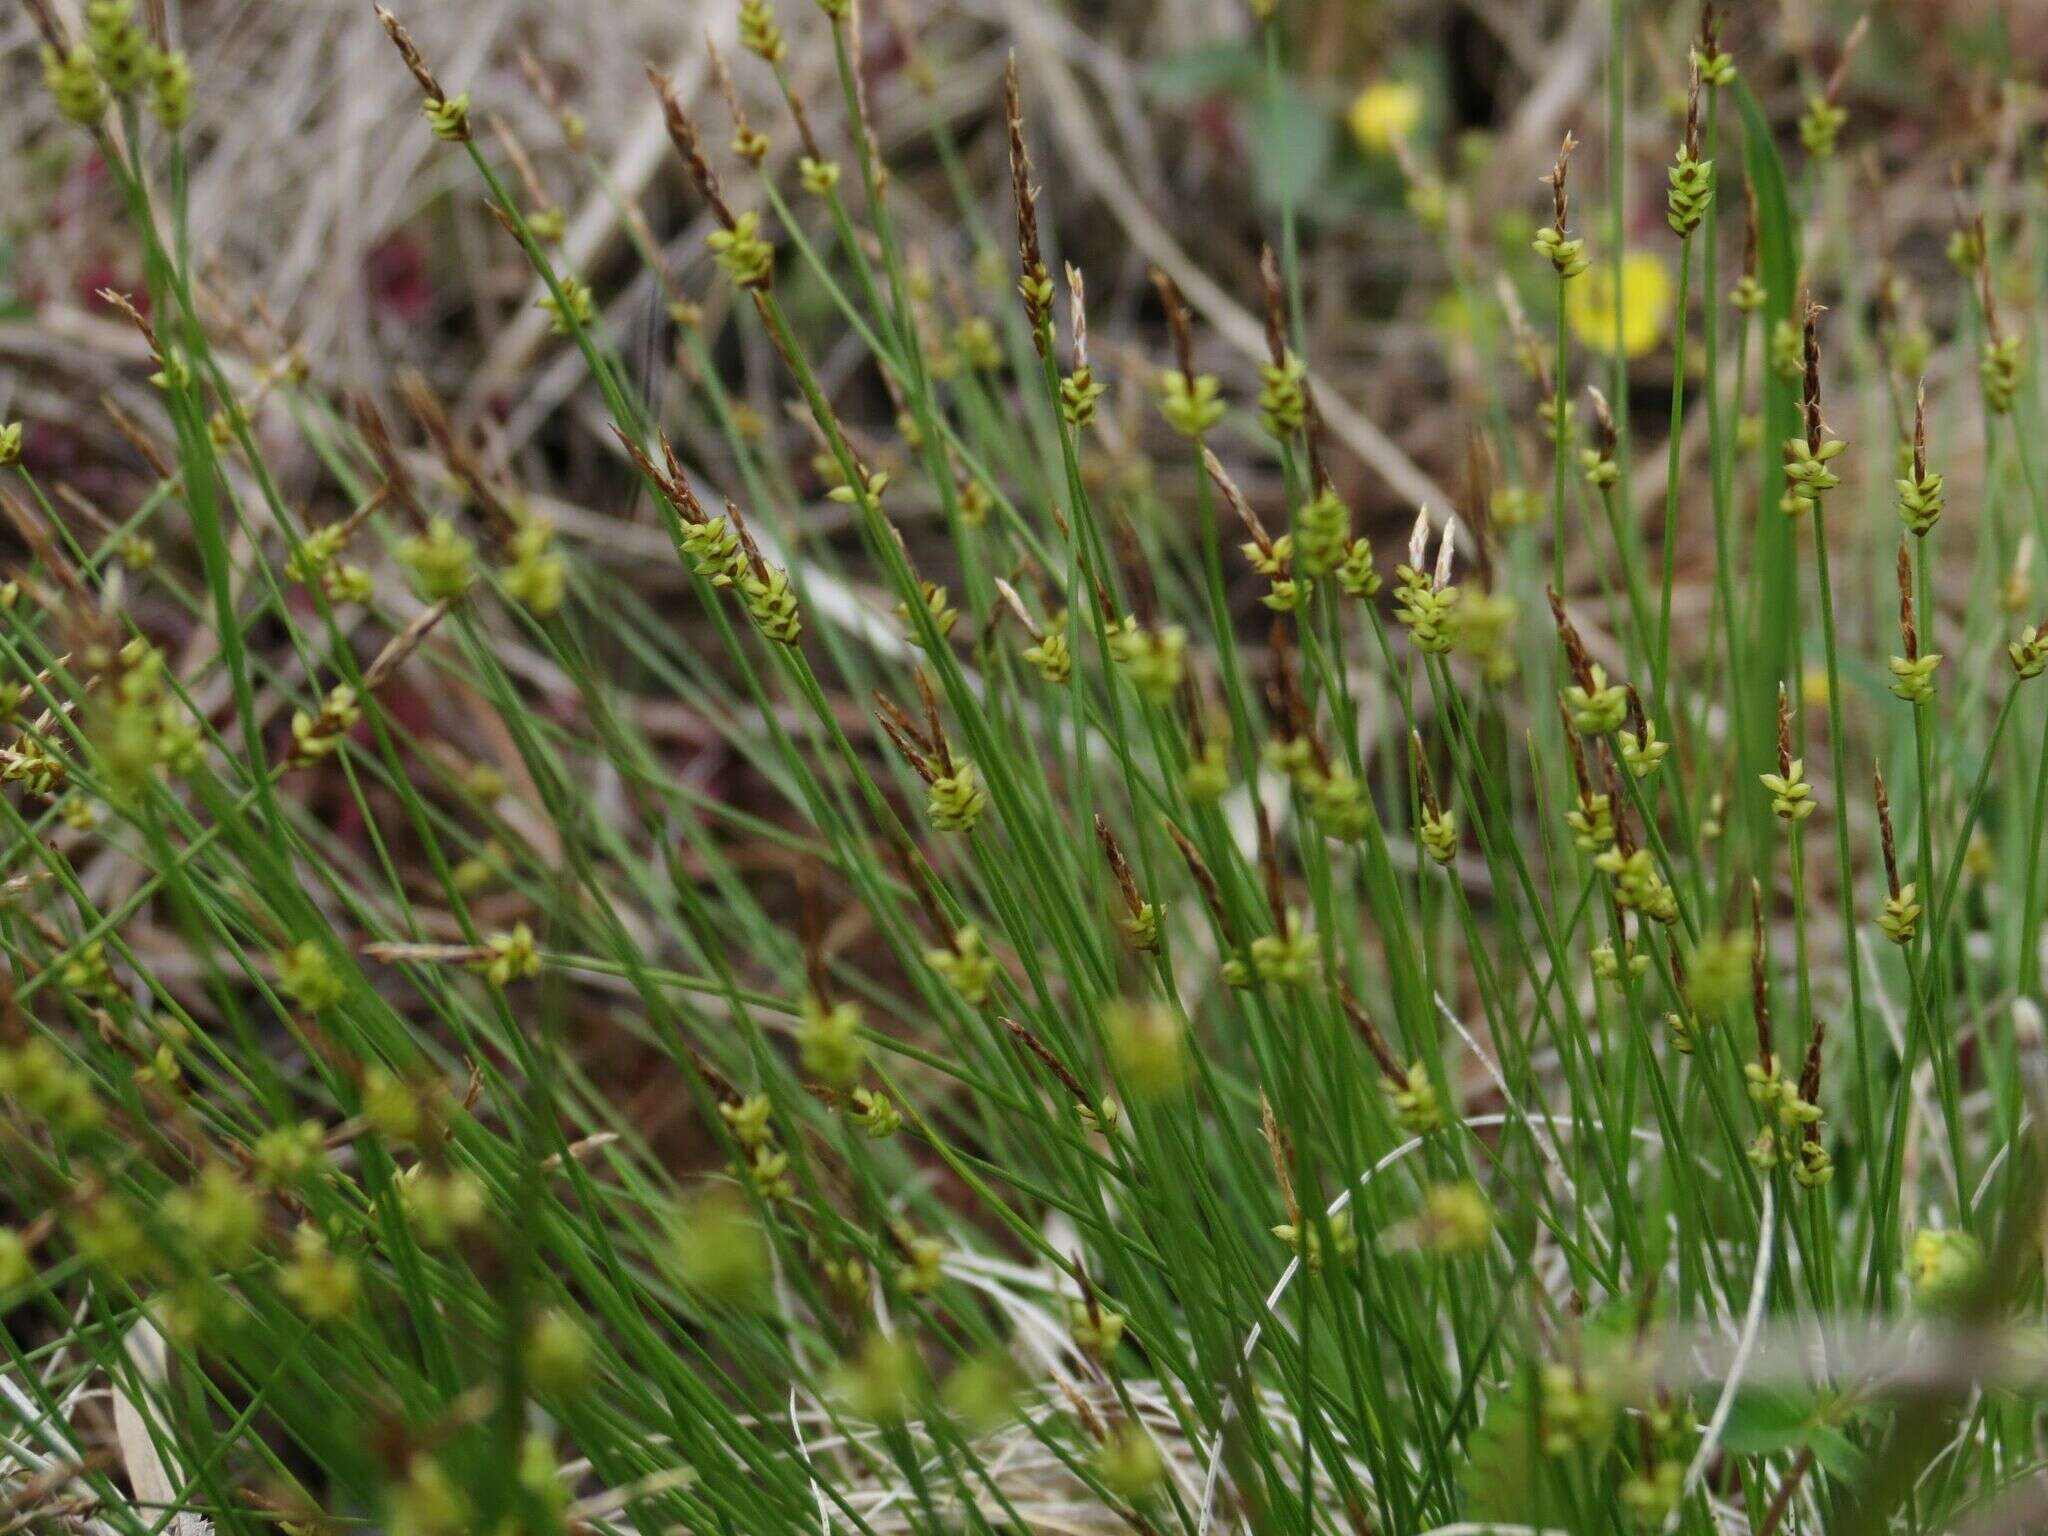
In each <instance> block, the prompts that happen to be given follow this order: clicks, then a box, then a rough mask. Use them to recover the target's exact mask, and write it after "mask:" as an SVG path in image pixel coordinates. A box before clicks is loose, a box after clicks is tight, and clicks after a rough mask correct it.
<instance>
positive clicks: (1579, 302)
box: [1564, 251, 1674, 357]
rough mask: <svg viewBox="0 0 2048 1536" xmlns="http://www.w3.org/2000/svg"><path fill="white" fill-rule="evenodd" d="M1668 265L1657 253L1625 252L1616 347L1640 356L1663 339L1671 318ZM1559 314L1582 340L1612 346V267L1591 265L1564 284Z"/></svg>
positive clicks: (1610, 348) (1608, 348)
mask: <svg viewBox="0 0 2048 1536" xmlns="http://www.w3.org/2000/svg"><path fill="white" fill-rule="evenodd" d="M1673 298H1674V295H1673V293H1672V289H1671V270H1670V268H1668V267H1666V266H1665V265H1664V262H1663V260H1662V259H1661V258H1660V257H1656V256H1652V255H1651V254H1650V253H1649V252H1647V251H1631V252H1630V253H1629V254H1628V255H1626V256H1624V257H1623V258H1622V262H1621V326H1620V340H1621V350H1622V353H1623V354H1624V355H1625V356H1628V357H1643V356H1646V355H1648V353H1649V352H1650V351H1651V350H1652V349H1653V348H1654V347H1655V346H1656V345H1657V343H1658V342H1660V341H1662V340H1663V339H1664V330H1665V327H1666V326H1668V325H1669V324H1670V323H1671V305H1672V300H1673ZM1564 314H1565V319H1566V320H1568V321H1569V322H1570V323H1571V328H1572V334H1573V335H1575V336H1577V337H1578V338H1579V341H1580V343H1581V344H1582V345H1585V346H1588V347H1598V348H1599V349H1600V350H1602V351H1604V352H1611V351H1613V350H1614V343H1615V337H1616V328H1615V323H1614V320H1615V316H1614V271H1613V269H1612V268H1611V267H1595V268H1594V269H1593V270H1592V271H1591V272H1588V273H1587V274H1586V281H1585V282H1583V283H1573V284H1571V285H1569V286H1568V287H1567V288H1566V289H1565V299H1564Z"/></svg>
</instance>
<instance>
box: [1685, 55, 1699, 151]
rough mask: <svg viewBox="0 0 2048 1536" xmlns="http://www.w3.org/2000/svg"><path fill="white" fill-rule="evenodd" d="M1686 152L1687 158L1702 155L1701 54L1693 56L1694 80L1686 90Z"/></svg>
mask: <svg viewBox="0 0 2048 1536" xmlns="http://www.w3.org/2000/svg"><path fill="white" fill-rule="evenodd" d="M1685 153H1686V156H1687V158H1689V159H1693V160H1697V159H1699V157H1700V56H1699V55H1698V54H1697V53H1695V54H1694V55H1693V56H1692V80H1691V83H1690V84H1689V85H1688V86H1687V87H1686V92H1685Z"/></svg>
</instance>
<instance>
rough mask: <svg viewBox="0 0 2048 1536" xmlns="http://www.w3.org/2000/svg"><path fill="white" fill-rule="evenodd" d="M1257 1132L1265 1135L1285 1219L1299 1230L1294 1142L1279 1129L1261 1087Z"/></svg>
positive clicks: (1299, 1219) (1270, 1103) (1299, 1211)
mask: <svg viewBox="0 0 2048 1536" xmlns="http://www.w3.org/2000/svg"><path fill="white" fill-rule="evenodd" d="M1259 1134H1260V1135H1262V1136H1264V1137H1265V1139H1266V1153H1267V1155H1268V1156H1269V1157H1271V1158H1272V1159H1273V1177H1274V1179H1275V1180H1276V1181H1278V1183H1279V1185H1280V1199H1281V1201H1282V1203H1283V1204H1285V1205H1286V1207H1287V1219H1288V1220H1289V1221H1290V1222H1292V1223H1293V1224H1294V1226H1295V1228H1296V1229H1297V1230H1299V1228H1300V1226H1301V1206H1300V1205H1299V1204H1298V1203H1297V1202H1296V1201H1295V1198H1294V1176H1293V1174H1292V1172H1291V1171H1290V1170H1291V1168H1292V1166H1293V1163H1294V1143H1293V1141H1292V1140H1291V1139H1290V1138H1289V1136H1288V1135H1287V1133H1286V1132H1285V1131H1283V1130H1281V1129H1280V1122H1279V1121H1278V1120H1277V1119H1276V1118H1274V1115H1273V1105H1272V1102H1271V1101H1270V1100H1269V1099H1268V1098H1267V1097H1266V1095H1265V1091H1264V1090H1263V1089H1262V1090H1260V1093H1259Z"/></svg>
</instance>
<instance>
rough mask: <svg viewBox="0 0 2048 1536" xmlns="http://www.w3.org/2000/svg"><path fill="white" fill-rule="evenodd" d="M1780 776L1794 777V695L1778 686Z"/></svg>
mask: <svg viewBox="0 0 2048 1536" xmlns="http://www.w3.org/2000/svg"><path fill="white" fill-rule="evenodd" d="M1778 776H1779V777H1780V778H1785V779H1789V778H1791V777H1792V695H1791V694H1790V693H1789V692H1787V691H1786V688H1785V685H1784V683H1782V682H1780V683H1779V684H1778Z"/></svg>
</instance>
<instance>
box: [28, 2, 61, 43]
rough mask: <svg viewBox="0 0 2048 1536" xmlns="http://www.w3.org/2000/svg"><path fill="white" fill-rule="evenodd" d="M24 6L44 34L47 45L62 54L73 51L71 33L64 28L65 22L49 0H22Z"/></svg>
mask: <svg viewBox="0 0 2048 1536" xmlns="http://www.w3.org/2000/svg"><path fill="white" fill-rule="evenodd" d="M22 8H23V9H24V10H26V11H27V12H28V14H29V20H31V21H33V22H34V23H35V28H36V31H38V32H40V33H41V34H42V37H43V42H44V44H45V45H46V46H48V47H50V48H53V49H55V50H56V51H57V52H58V53H60V54H68V53H70V52H71V34H70V33H68V32H66V31H65V30H64V25H63V23H62V22H60V21H59V20H58V19H57V17H56V14H55V13H54V12H53V11H51V9H50V7H49V3H48V0H22Z"/></svg>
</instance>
